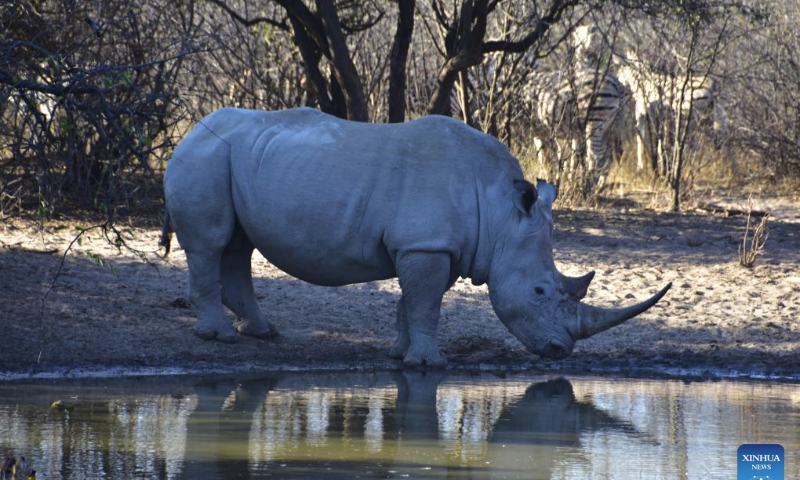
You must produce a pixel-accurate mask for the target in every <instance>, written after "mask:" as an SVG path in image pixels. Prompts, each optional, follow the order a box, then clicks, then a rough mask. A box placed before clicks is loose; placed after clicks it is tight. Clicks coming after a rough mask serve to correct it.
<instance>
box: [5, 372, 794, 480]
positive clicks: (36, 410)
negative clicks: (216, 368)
mask: <svg viewBox="0 0 800 480" xmlns="http://www.w3.org/2000/svg"><path fill="white" fill-rule="evenodd" d="M626 382H627V383H626ZM96 385H97V386H94V385H91V384H90V382H79V383H68V382H61V383H58V384H56V385H41V384H32V383H17V384H0V453H2V454H4V455H12V454H18V455H20V454H21V455H25V456H26V458H28V459H29V462H31V463H32V464H33V466H34V468H36V470H37V471H38V472H39V478H47V479H81V480H83V479H86V478H101V477H104V478H131V479H138V478H142V479H144V478H147V479H151V478H155V479H178V478H185V479H229V478H252V479H257V478H322V477H325V478H355V477H360V478H396V477H397V478H400V477H405V476H408V477H410V478H475V479H477V478H528V479H530V478H541V479H556V478H570V477H571V478H576V475H579V476H581V477H583V478H588V477H591V476H596V475H601V476H603V475H609V470H608V468H609V465H612V464H614V463H615V462H617V460H618V457H619V456H620V455H622V456H625V455H628V457H630V458H633V457H634V453H635V454H636V455H638V457H637V458H643V459H644V460H640V466H639V468H640V469H641V468H644V469H647V470H648V471H649V470H650V469H652V471H653V472H654V473H658V474H659V475H661V476H663V477H665V478H667V477H669V478H672V477H673V476H675V475H677V476H676V477H675V478H677V477H680V476H681V475H684V476H689V477H691V476H692V475H691V473H692V468H693V467H692V465H694V464H693V463H692V457H693V456H694V455H695V454H694V452H690V451H687V450H686V448H687V447H686V446H687V445H689V443H688V439H689V437H690V436H692V435H694V436H695V437H697V436H698V435H705V437H704V438H716V437H715V434H714V432H725V435H724V436H722V437H724V438H721V440H719V441H718V442H717V444H714V447H713V448H722V447H719V445H720V442H724V441H727V442H733V443H736V442H739V443H746V442H745V441H744V440H743V435H746V432H748V431H753V430H754V429H755V428H756V427H757V428H758V430H759V431H766V430H767V429H766V428H764V427H762V426H760V425H761V424H762V423H766V422H773V423H774V422H775V420H774V419H775V418H781V414H785V412H794V410H795V409H794V407H793V404H791V401H790V400H785V399H787V398H795V397H793V396H792V392H790V391H789V390H791V389H795V390H797V388H798V387H796V386H792V385H785V386H780V387H778V386H775V385H772V386H770V387H769V389H767V390H768V393H769V395H770V397H769V398H771V399H773V400H774V399H781V401H783V402H784V403H785V405H784V403H781V404H775V403H774V402H773V403H770V404H764V403H763V402H762V403H759V402H758V398H760V397H758V395H759V394H758V390H757V389H755V388H753V387H752V385H750V386H745V387H742V386H741V384H737V383H733V382H731V383H729V384H727V385H725V384H723V383H719V382H718V383H705V384H703V383H700V384H694V385H692V384H684V383H681V382H661V383H659V382H656V381H651V382H650V383H643V382H638V383H637V382H636V381H633V380H625V381H623V382H622V383H620V382H618V381H614V382H609V381H606V380H603V381H596V380H588V381H587V380H578V384H577V385H578V386H579V387H578V390H580V391H581V392H582V393H581V394H580V395H576V393H575V392H576V388H575V387H574V386H573V383H571V382H570V381H568V380H566V379H563V378H557V379H540V380H539V381H532V380H531V379H530V377H522V376H518V377H511V378H507V379H499V378H496V377H489V376H485V375H484V376H476V377H473V376H464V375H462V376H447V375H446V374H445V373H444V372H427V373H425V372H383V373H381V372H378V373H361V374H334V373H330V374H306V375H299V374H294V375H290V374H282V375H275V376H271V377H265V378H250V379H243V380H236V379H234V378H227V379H205V380H194V379H191V378H178V379H156V380H152V381H143V380H139V381H132V380H127V381H120V380H114V381H110V380H109V381H103V382H96ZM648 389H650V390H652V391H650V390H648ZM776 389H782V390H781V391H782V392H783V390H786V392H783V394H781V395H778V394H776V391H777V390H776ZM767 390H765V392H766V391H767ZM690 391H694V392H695V393H693V394H692V395H695V397H696V398H698V399H699V400H698V401H697V402H696V403H697V405H699V406H698V407H696V408H695V407H693V406H692V405H693V404H692V403H691V402H692V398H694V397H692V396H691V395H689V393H690ZM132 392H133V393H132ZM730 392H739V393H737V394H736V395H734V394H733V393H730ZM795 393H796V392H795ZM737 395H744V396H743V397H742V398H744V400H742V398H740V397H738V396H737ZM72 397H77V398H76V399H75V404H76V408H75V410H74V411H73V412H64V413H58V412H55V411H52V410H49V409H48V408H47V406H49V405H50V404H51V403H52V401H53V400H54V399H68V398H72ZM598 399H599V400H600V404H602V405H603V408H602V409H601V408H598V407H597V406H596V404H597V400H598ZM682 402H684V403H686V405H684V404H683V403H682ZM642 405H646V406H647V411H646V412H643V411H641V410H642ZM676 405H677V406H679V409H678V410H676V408H675V406H676ZM713 405H717V406H716V407H714V408H712V407H713ZM748 405H749V406H748ZM764 405H768V406H764ZM710 409H711V410H710ZM712 410H713V411H717V412H719V413H718V415H719V416H720V418H721V419H725V418H729V417H731V416H732V415H736V412H739V411H740V410H741V411H742V412H744V411H745V410H746V411H747V412H748V413H747V419H748V420H746V421H743V423H741V424H740V425H741V429H742V431H743V432H744V433H741V432H738V431H731V428H732V427H731V426H730V422H727V421H724V420H723V421H718V419H713V418H710V417H709V415H708V412H709V411H712ZM762 410H763V411H762ZM608 412H616V413H615V414H611V413H608ZM676 412H677V414H679V415H683V416H687V415H694V412H697V415H696V416H697V417H698V418H693V417H692V418H679V417H677V416H676V415H677V414H676ZM701 417H702V418H701ZM643 418H645V419H646V420H647V421H643V420H642V419H643ZM742 418H744V417H742ZM702 422H706V423H707V426H705V427H704V429H703V431H702V432H701V431H694V430H692V431H691V432H690V431H689V430H688V429H689V428H693V427H691V425H699V424H702ZM747 422H749V423H747ZM662 424H663V425H664V426H662ZM789 424H792V422H783V423H781V424H780V425H776V427H775V428H776V429H778V430H780V429H783V430H785V432H783V433H782V434H785V435H787V436H790V435H794V437H796V436H797V435H796V434H797V430H796V429H792V428H790V427H789V426H787V425H789ZM687 425H688V427H687ZM783 430H781V431H783ZM717 436H719V435H717ZM740 437H742V439H740ZM774 442H775V443H781V441H780V439H778V440H776V441H774ZM783 443H784V444H785V447H787V452H788V451H791V450H792V449H791V447H790V446H788V445H790V443H789V442H786V441H784V442H783ZM670 445H677V446H679V447H680V448H681V449H682V450H676V449H675V448H671V447H670ZM734 451H735V449H734ZM702 453H703V452H698V453H697V454H696V455H697V456H702ZM648 455H654V457H653V459H652V460H648V458H649V457H648ZM695 463H696V462H695ZM640 471H641V470H640ZM787 473H788V472H787ZM620 475H621V476H620V478H627V477H625V476H624V474H620ZM612 476H616V475H612ZM656 476H658V475H656Z"/></svg>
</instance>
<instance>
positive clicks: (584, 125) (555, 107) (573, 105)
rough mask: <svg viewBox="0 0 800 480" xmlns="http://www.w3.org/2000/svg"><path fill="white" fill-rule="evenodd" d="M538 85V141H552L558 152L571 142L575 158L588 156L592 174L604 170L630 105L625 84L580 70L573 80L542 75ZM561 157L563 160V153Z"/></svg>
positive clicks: (536, 95)
mask: <svg viewBox="0 0 800 480" xmlns="http://www.w3.org/2000/svg"><path fill="white" fill-rule="evenodd" d="M570 77H573V78H570ZM536 83H537V87H538V88H537V92H536V94H535V107H534V118H533V119H532V123H533V130H534V136H535V137H536V139H537V141H539V142H540V143H541V142H542V140H543V139H551V140H553V141H554V142H553V143H554V146H555V147H556V148H557V149H558V150H561V148H560V147H559V144H558V141H559V140H561V141H566V142H569V143H570V144H571V149H572V156H573V157H574V156H575V155H579V156H580V155H582V154H585V155H586V165H587V167H588V168H589V169H590V170H592V169H600V170H604V169H605V168H606V167H607V163H608V162H607V151H608V150H609V145H610V142H611V137H612V135H614V134H615V133H616V131H617V128H618V127H619V125H620V122H619V121H618V120H619V118H620V116H621V112H622V110H623V108H624V106H625V103H626V101H627V92H626V90H625V87H624V86H623V85H622V83H620V81H619V80H617V79H616V78H615V77H613V76H611V75H607V74H606V75H603V74H601V73H597V72H596V71H594V70H591V71H590V70H588V69H580V70H578V71H576V72H575V74H574V75H572V76H570V75H564V74H562V73H561V72H556V73H550V74H542V75H539V77H538V78H537V82H536ZM558 153H559V157H560V156H561V152H560V151H559V152H558ZM570 161H571V162H576V161H578V159H575V158H572V159H571V160H570Z"/></svg>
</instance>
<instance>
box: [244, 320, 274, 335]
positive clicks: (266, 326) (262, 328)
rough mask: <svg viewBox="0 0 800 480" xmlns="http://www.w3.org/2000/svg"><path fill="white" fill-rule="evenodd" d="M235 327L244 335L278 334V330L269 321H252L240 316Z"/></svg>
mask: <svg viewBox="0 0 800 480" xmlns="http://www.w3.org/2000/svg"><path fill="white" fill-rule="evenodd" d="M233 327H234V328H235V329H236V331H237V332H239V333H241V334H242V335H249V336H251V337H256V338H272V337H275V336H277V335H278V330H277V329H276V328H275V327H274V326H273V325H272V324H271V323H269V322H252V321H249V320H245V319H243V318H240V319H238V320H236V322H235V323H234V324H233Z"/></svg>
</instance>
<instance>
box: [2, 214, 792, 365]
mask: <svg viewBox="0 0 800 480" xmlns="http://www.w3.org/2000/svg"><path fill="white" fill-rule="evenodd" d="M780 208H781V210H780V214H778V213H777V212H776V218H774V219H772V220H771V221H770V230H771V234H770V237H769V241H768V243H767V246H766V252H765V253H764V254H763V256H761V257H759V259H758V261H757V263H756V266H755V268H754V269H752V270H751V269H746V268H743V267H741V266H740V265H739V264H738V256H737V248H738V246H739V244H740V242H741V238H742V234H743V231H744V225H745V218H744V217H742V216H730V217H728V216H724V215H718V214H717V215H709V214H684V215H674V214H665V213H656V212H652V211H624V210H559V211H556V213H555V215H554V217H555V223H556V229H557V233H556V238H555V245H554V250H555V257H556V262H557V264H558V265H559V267H560V268H561V270H562V272H564V273H566V274H570V275H579V274H582V273H585V272H587V271H589V270H596V272H597V276H596V277H595V280H594V282H593V284H592V286H591V288H590V293H589V295H588V296H587V298H586V301H587V302H589V303H592V304H595V305H600V306H615V305H625V304H629V303H632V302H634V301H636V300H637V299H643V298H645V297H646V296H649V295H650V294H652V293H654V292H655V291H656V290H657V289H658V288H660V287H662V286H663V285H664V284H666V283H667V282H673V288H672V290H671V291H670V292H669V294H668V295H667V297H666V298H665V299H664V300H662V301H661V302H660V303H659V304H658V305H657V306H656V307H654V308H653V309H651V310H650V311H649V312H647V313H646V314H644V315H642V316H640V317H637V318H635V319H633V320H631V321H629V322H628V323H626V324H625V325H623V326H620V327H617V328H615V329H612V330H610V331H608V332H605V333H603V334H600V335H597V336H595V337H593V338H592V339H590V340H587V341H583V342H579V344H578V347H577V348H576V350H575V352H574V354H573V356H572V357H570V358H569V359H566V360H562V361H552V360H544V359H539V358H537V357H536V356H534V355H531V354H529V353H528V352H526V351H525V349H524V348H523V347H522V345H521V344H520V343H519V342H518V341H517V340H516V339H515V338H514V337H513V336H512V335H511V334H510V333H508V331H506V330H505V328H504V327H503V325H502V324H501V323H500V322H499V320H497V318H496V317H495V316H494V313H493V312H492V309H491V305H490V304H489V300H488V296H487V293H486V290H485V287H474V286H472V284H471V283H469V282H468V281H459V282H458V283H457V284H456V285H455V287H454V288H453V289H452V291H451V292H449V293H448V294H447V296H446V298H445V302H444V307H443V310H442V321H441V324H440V328H439V330H440V341H441V345H442V348H443V350H444V352H445V353H446V354H447V356H448V358H449V360H450V366H451V367H454V368H460V367H466V368H475V367H482V368H486V367H487V366H488V367H492V368H494V367H498V368H533V369H546V370H564V371H573V372H598V371H604V372H608V371H613V372H622V373H632V374H654V373H655V374H695V375H709V374H711V375H720V376H737V375H751V376H753V375H755V376H760V375H777V376H783V377H792V378H800V215H798V212H800V202H797V200H795V201H794V203H792V202H788V203H787V202H783V203H781V206H780ZM147 223H148V222H147V221H143V220H139V221H138V222H137V224H136V225H135V226H130V225H119V227H118V228H119V230H120V231H121V232H122V234H123V238H124V240H125V242H126V244H127V245H128V246H130V247H133V248H136V249H139V250H141V251H142V252H145V253H143V254H141V255H137V254H134V253H132V252H131V251H129V250H126V249H122V250H119V251H118V250H117V249H116V248H115V247H114V246H113V245H111V244H109V243H108V242H107V241H106V240H105V239H104V238H103V236H102V235H101V231H100V230H92V231H89V232H88V233H85V234H84V235H83V237H82V241H81V242H80V244H79V243H78V242H75V243H74V244H73V245H72V249H71V250H70V251H69V253H68V254H67V255H66V257H64V262H63V265H61V260H62V255H63V252H64V251H65V249H66V247H67V246H68V244H69V243H70V242H71V241H72V240H73V239H74V238H75V236H76V235H77V233H78V224H76V223H75V222H64V221H57V220H51V221H48V222H46V223H45V224H44V226H41V225H37V224H35V223H33V222H25V221H20V220H6V221H5V222H2V223H0V328H1V329H2V330H1V331H2V337H0V338H1V339H2V347H0V378H2V377H3V376H5V377H6V378H9V377H13V376H19V375H21V376H28V375H50V374H55V375H83V374H87V373H92V372H95V373H97V372H105V373H109V372H112V373H113V372H118V373H119V374H122V373H129V374H130V373H157V372H180V371H194V372H196V371H201V372H202V371H226V370H236V371H241V370H266V369H275V368H299V369H306V368H310V369H316V368H340V367H345V368H398V367H399V366H400V363H399V362H394V361H391V360H389V359H388V356H387V353H388V350H389V347H390V346H391V344H392V341H393V339H394V335H395V331H394V315H395V302H396V301H397V299H398V297H399V288H398V285H397V282H396V281H383V282H374V283H369V284H362V285H354V286H349V287H341V288H325V287H317V286H313V285H309V284H306V283H303V282H301V281H299V280H296V279H294V278H292V277H289V276H287V275H285V274H284V273H282V272H281V271H279V270H278V269H276V268H275V267H273V266H272V265H270V264H269V263H267V262H266V261H265V260H264V259H263V258H262V257H261V256H260V255H258V254H256V255H255V256H254V262H253V264H254V275H255V276H256V280H255V288H256V292H257V296H258V298H259V302H260V304H261V307H262V309H264V311H265V312H266V313H267V315H268V316H269V317H270V318H271V319H272V321H273V322H274V323H275V325H276V326H277V328H278V329H279V331H280V334H281V335H280V336H279V337H278V338H277V339H274V340H258V339H254V338H249V337H239V339H238V341H237V342H236V343H235V344H223V343H218V342H206V341H203V340H201V339H199V338H197V337H196V336H194V335H193V334H192V333H191V327H192V325H193V324H194V322H195V317H194V314H193V312H192V310H191V309H190V308H187V306H186V305H185V300H183V299H184V298H185V296H186V285H187V273H186V264H185V258H184V256H183V252H182V251H181V250H180V249H179V248H177V242H176V241H173V247H174V250H173V253H172V254H171V255H170V256H169V258H168V260H164V259H162V258H160V257H159V256H157V255H156V243H157V239H158V234H159V231H158V230H159V226H158V225H157V220H155V219H153V221H152V222H151V224H150V225H147ZM84 226H87V224H84ZM60 265H61V266H60ZM48 292H49V293H48ZM230 318H231V321H233V320H234V318H233V317H232V316H231V317H230ZM109 369H110V370H109Z"/></svg>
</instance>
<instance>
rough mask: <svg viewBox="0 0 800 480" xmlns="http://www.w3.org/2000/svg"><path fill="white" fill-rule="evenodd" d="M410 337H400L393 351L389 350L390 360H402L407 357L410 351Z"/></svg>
mask: <svg viewBox="0 0 800 480" xmlns="http://www.w3.org/2000/svg"><path fill="white" fill-rule="evenodd" d="M408 344H409V341H408V336H406V337H405V338H403V337H402V336H398V337H397V340H395V341H394V345H392V348H391V350H389V358H394V359H395V360H401V359H402V358H404V357H405V356H406V352H407V351H408Z"/></svg>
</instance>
